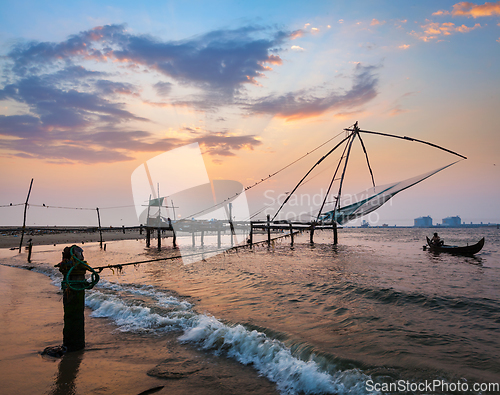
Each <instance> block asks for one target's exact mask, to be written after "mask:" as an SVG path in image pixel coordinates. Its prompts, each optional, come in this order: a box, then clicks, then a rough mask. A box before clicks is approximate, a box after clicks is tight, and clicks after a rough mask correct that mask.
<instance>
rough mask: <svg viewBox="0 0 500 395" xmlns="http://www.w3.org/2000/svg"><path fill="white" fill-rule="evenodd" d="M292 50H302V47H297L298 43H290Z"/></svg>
mask: <svg viewBox="0 0 500 395" xmlns="http://www.w3.org/2000/svg"><path fill="white" fill-rule="evenodd" d="M291 49H292V50H293V51H303V50H304V48H302V47H299V46H298V45H292V48H291Z"/></svg>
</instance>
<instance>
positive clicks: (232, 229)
mask: <svg viewBox="0 0 500 395" xmlns="http://www.w3.org/2000/svg"><path fill="white" fill-rule="evenodd" d="M229 228H230V229H231V248H232V247H233V239H234V225H233V203H229Z"/></svg>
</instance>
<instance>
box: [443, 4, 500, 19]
mask: <svg viewBox="0 0 500 395" xmlns="http://www.w3.org/2000/svg"><path fill="white" fill-rule="evenodd" d="M451 14H452V15H453V16H467V17H472V18H479V17H482V16H493V15H500V1H497V2H496V3H484V4H482V5H476V4H474V3H470V2H468V1H462V2H460V3H457V4H455V5H454V6H453V11H452V12H451Z"/></svg>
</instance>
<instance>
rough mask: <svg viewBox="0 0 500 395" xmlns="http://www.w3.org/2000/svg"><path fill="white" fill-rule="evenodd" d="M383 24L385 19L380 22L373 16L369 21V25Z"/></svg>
mask: <svg viewBox="0 0 500 395" xmlns="http://www.w3.org/2000/svg"><path fill="white" fill-rule="evenodd" d="M383 24H385V21H382V22H380V21H379V20H378V19H375V18H373V19H372V21H371V23H370V26H377V25H383Z"/></svg>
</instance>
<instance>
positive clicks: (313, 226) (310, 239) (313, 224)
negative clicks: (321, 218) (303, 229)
mask: <svg viewBox="0 0 500 395" xmlns="http://www.w3.org/2000/svg"><path fill="white" fill-rule="evenodd" d="M315 227H316V223H315V222H312V223H311V233H310V235H309V242H310V243H311V244H314V228H315Z"/></svg>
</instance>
